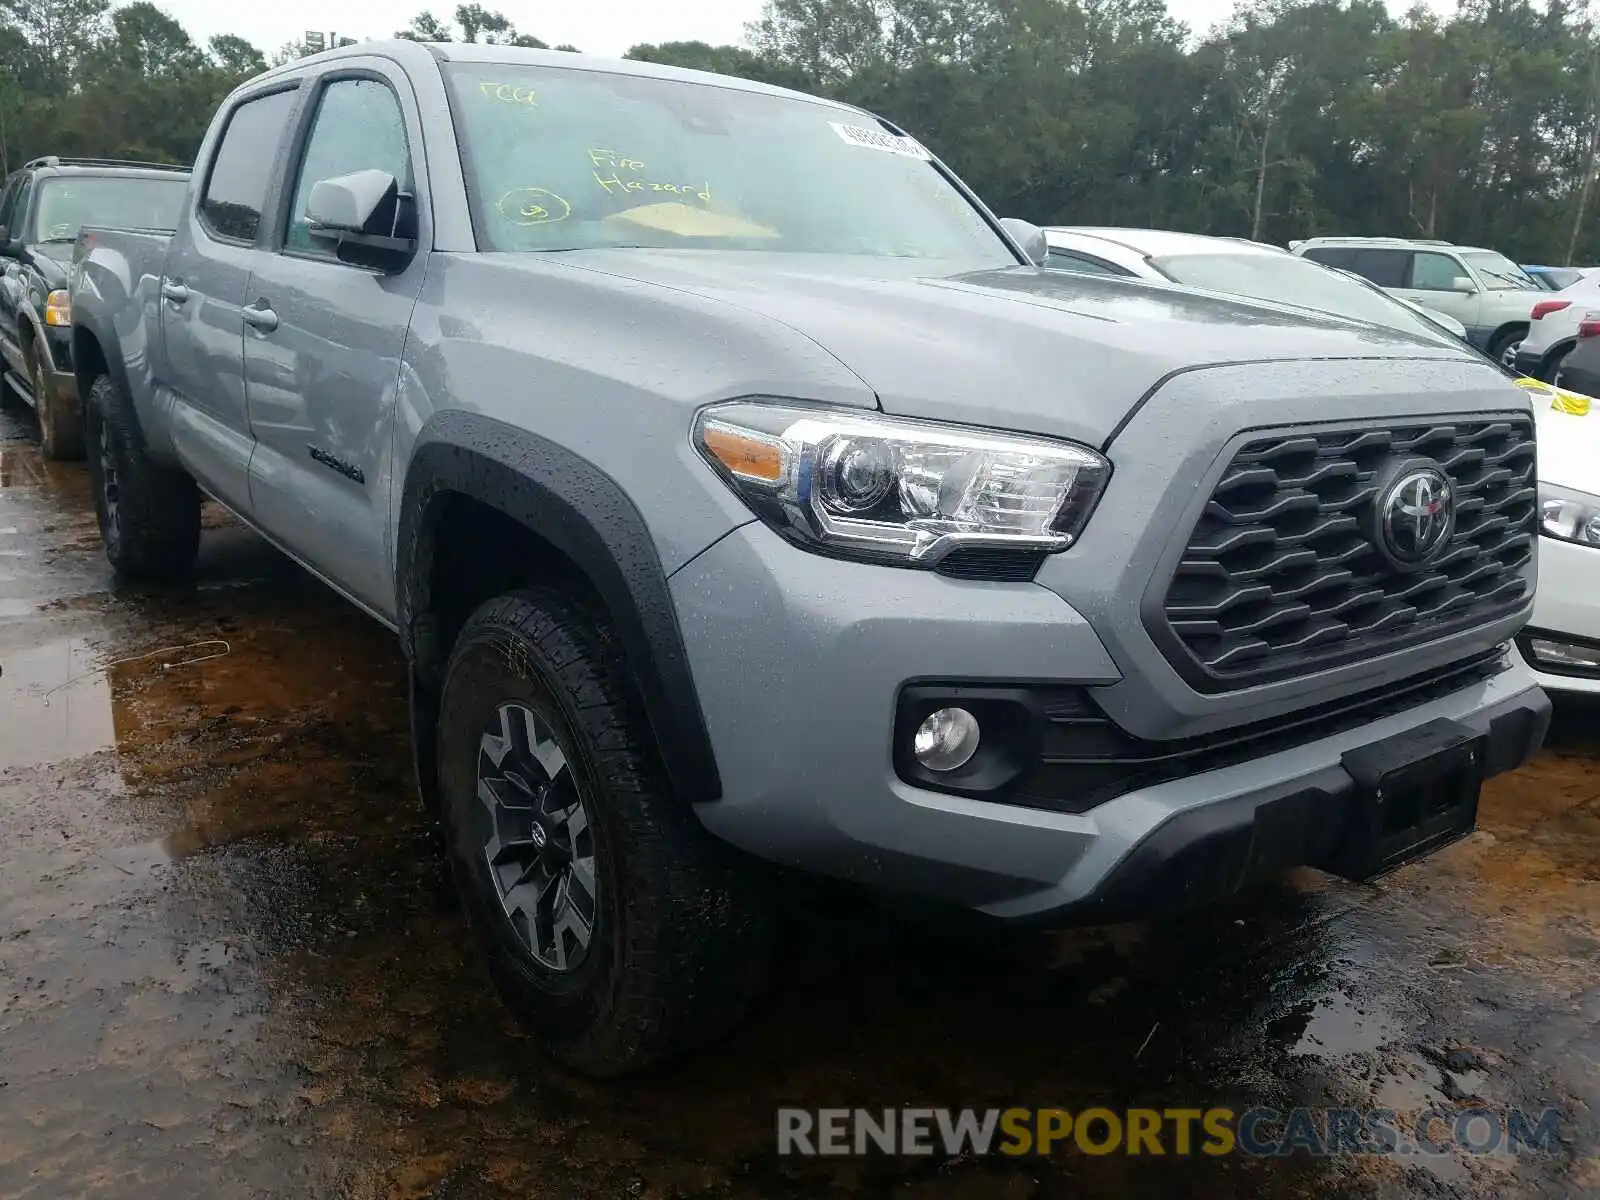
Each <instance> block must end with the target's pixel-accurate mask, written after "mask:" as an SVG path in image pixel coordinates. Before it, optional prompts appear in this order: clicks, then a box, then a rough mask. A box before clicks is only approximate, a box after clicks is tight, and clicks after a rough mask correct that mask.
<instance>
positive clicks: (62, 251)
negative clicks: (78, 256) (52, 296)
mask: <svg viewBox="0 0 1600 1200" xmlns="http://www.w3.org/2000/svg"><path fill="white" fill-rule="evenodd" d="M72 248H73V243H71V242H40V243H37V244H35V245H32V246H29V247H28V254H29V256H30V257H31V258H32V259H33V266H34V270H36V271H38V272H39V275H40V277H41V278H42V279H43V280H44V281H45V282H46V283H48V284H49V285H50V286H51V287H52V288H58V287H66V286H67V275H68V272H69V270H70V269H71V266H72Z"/></svg>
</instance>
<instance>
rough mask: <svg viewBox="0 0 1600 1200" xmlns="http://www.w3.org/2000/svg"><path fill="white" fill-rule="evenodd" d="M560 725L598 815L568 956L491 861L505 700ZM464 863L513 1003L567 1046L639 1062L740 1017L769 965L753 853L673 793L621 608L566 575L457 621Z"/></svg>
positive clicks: (606, 1072)
mask: <svg viewBox="0 0 1600 1200" xmlns="http://www.w3.org/2000/svg"><path fill="white" fill-rule="evenodd" d="M508 704H510V705H519V706H523V707H525V708H526V709H528V710H529V711H531V712H532V713H533V714H534V715H535V716H536V717H537V718H538V719H539V720H540V721H541V722H543V723H544V724H545V725H547V726H548V727H549V728H550V729H551V730H552V731H553V732H554V734H555V740H556V742H557V743H558V745H560V748H561V750H562V752H563V754H564V756H565V758H566V764H567V769H569V770H571V771H572V772H573V779H574V786H575V787H576V788H577V789H578V791H579V794H580V795H582V797H583V804H584V806H585V807H586V809H587V811H588V814H589V816H588V822H589V828H591V829H593V830H594V859H595V877H596V879H597V881H598V889H597V892H598V899H597V906H596V915H595V920H594V922H593V931H592V934H591V941H590V943H589V946H588V950H587V953H586V955H585V956H584V957H583V959H582V960H581V961H580V962H579V963H578V964H577V965H576V966H575V967H573V968H570V969H569V970H567V971H565V972H561V971H555V970H552V969H550V968H549V967H547V966H545V965H544V964H542V963H540V962H539V961H538V960H537V959H536V958H535V957H534V955H533V954H532V953H530V952H529V950H528V948H527V946H526V945H525V944H524V943H523V941H522V940H521V939H520V938H519V936H518V934H517V931H516V929H515V928H514V927H513V925H512V922H511V920H510V918H509V917H508V916H507V913H506V909H505V908H504V907H503V906H502V904H501V901H500V894H499V892H498V890H497V889H496V886H495V884H494V882H493V880H492V878H491V876H490V873H489V869H488V865H487V858H486V854H485V845H484V837H485V829H486V825H487V821H488V818H487V817H486V815H484V814H485V811H486V810H485V808H484V805H483V803H482V802H481V801H480V800H479V798H478V795H477V792H478V780H479V770H480V765H479V764H480V754H481V753H482V751H481V739H482V736H483V731H484V730H485V728H486V727H487V726H488V724H489V722H490V720H491V719H492V718H493V717H494V715H495V714H496V713H497V711H499V709H500V708H501V706H503V705H508ZM438 762H439V783H440V795H441V799H442V803H443V809H444V811H443V818H444V824H445V837H446V841H447V844H448V847H449V856H450V865H451V870H452V874H453V875H454V877H455V881H456V885H457V888H458V891H459V893H460V895H461V898H462V902H463V904H464V905H465V907H466V909H467V912H468V915H469V917H470V919H471V921H472V923H473V925H474V926H475V927H476V928H477V930H478V931H479V933H480V935H481V938H482V940H483V942H484V943H485V944H486V946H487V948H488V953H489V960H490V965H491V969H492V973H493V975H494V977H495V981H496V983H497V985H498V986H499V988H500V990H501V992H502V994H503V995H504V996H505V998H506V1000H507V1001H508V1003H509V1004H510V1005H511V1006H512V1008H513V1009H514V1010H515V1011H516V1013H517V1015H518V1016H519V1017H520V1018H521V1019H523V1020H524V1021H525V1022H526V1023H527V1024H528V1025H529V1027H530V1028H531V1029H532V1030H533V1031H534V1032H535V1034H536V1035H537V1036H538V1037H539V1038H540V1039H541V1040H542V1041H543V1043H544V1044H545V1045H546V1047H547V1048H548V1050H549V1052H550V1053H551V1054H552V1055H553V1056H554V1057H555V1058H556V1059H557V1060H559V1061H561V1062H563V1063H565V1064H567V1065H568V1066H571V1067H573V1068H575V1069H577V1070H580V1071H583V1072H585V1073H587V1074H590V1075H595V1076H617V1075H624V1074H629V1073H632V1072H636V1071H640V1070H643V1069H645V1068H648V1067H650V1066H652V1065H654V1064H657V1063H659V1062H661V1061H663V1060H666V1059H670V1058H673V1057H675V1056H678V1055H681V1054H684V1053H686V1052H688V1051H690V1050H693V1049H695V1048H696V1047H698V1046H701V1045H703V1044H705V1043H706V1042H708V1041H711V1040H713V1039H715V1038H717V1037H718V1036H720V1035H721V1034H723V1033H724V1032H726V1031H727V1030H728V1029H729V1028H731V1027H732V1026H733V1025H734V1024H735V1023H737V1021H738V1020H739V1018H740V1017H741V1016H742V1015H743V1013H744V1012H745V1010H746V1009H747V1007H748V1005H749V1002H750V1000H751V999H752V998H753V996H754V995H755V993H756V991H757V990H758V988H759V986H760V983H761V980H762V978H763V976H764V972H765V965H766V951H767V946H768V929H769V926H768V912H767V905H766V904H765V902H764V899H763V898H762V897H760V896H759V895H758V894H757V893H756V891H755V890H754V888H753V886H752V885H753V884H754V882H755V881H754V880H753V878H752V876H751V875H750V874H749V868H748V866H746V865H745V864H744V863H742V862H740V861H739V860H738V858H737V855H736V853H735V852H733V851H732V850H731V849H730V848H728V847H726V846H725V845H723V844H722V843H720V842H718V841H716V840H715V839H714V838H712V837H711V836H710V835H709V834H708V833H707V832H706V831H705V830H704V829H703V828H702V827H701V825H700V823H699V821H698V820H697V819H696V817H695V815H694V813H693V811H692V810H691V809H690V808H689V807H688V806H687V805H686V804H684V803H683V801H682V800H681V799H679V798H678V797H676V796H674V795H672V794H671V792H670V790H669V788H668V785H667V780H666V777H665V774H664V772H663V770H662V768H661V766H660V765H659V763H658V762H657V759H656V752H655V750H654V747H653V743H652V739H651V736H650V731H649V729H648V727H647V726H646V724H645V723H644V720H643V717H642V715H641V713H640V710H639V705H638V702H637V699H636V697H635V694H634V691H633V689H632V686H631V683H630V681H629V677H628V673H627V670H626V667H625V665H624V663H623V660H622V656H621V653H620V650H619V649H618V647H617V644H616V642H615V640H614V636H613V634H612V632H611V631H610V629H609V628H608V626H607V625H606V624H605V623H604V622H603V621H602V620H600V619H598V618H597V617H596V616H595V615H594V614H592V613H590V612H589V611H588V610H587V609H585V608H584V607H583V606H581V605H580V604H579V603H578V602H577V601H576V600H574V599H573V598H571V597H570V596H569V595H567V594H566V593H564V592H562V591H558V590H555V589H546V588H540V589H535V590H528V591H521V592H515V593H510V594H507V595H503V596H499V597H497V598H495V599H493V600H490V601H488V602H487V603H485V604H484V605H483V606H482V607H481V608H479V609H478V610H477V612H475V613H474V614H473V615H472V617H471V618H470V619H469V620H468V621H467V623H466V625H465V626H464V627H463V629H462V630H461V633H460V635H459V636H458V637H457V638H456V641H455V644H454V646H453V649H452V652H451V655H450V662H449V666H448V668H447V671H446V677H445V683H444V688H443V691H442V695H441V697H440V705H439V724H438Z"/></svg>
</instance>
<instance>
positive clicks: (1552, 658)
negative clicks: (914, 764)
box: [917, 637, 1600, 745]
mask: <svg viewBox="0 0 1600 1200" xmlns="http://www.w3.org/2000/svg"><path fill="white" fill-rule="evenodd" d="M1527 645H1528V654H1529V657H1530V658H1532V659H1533V660H1534V663H1535V664H1536V665H1538V666H1541V667H1552V668H1555V669H1558V670H1559V669H1560V668H1563V667H1565V668H1567V669H1568V670H1572V669H1577V670H1580V671H1600V646H1584V645H1578V644H1575V643H1573V642H1557V641H1552V640H1551V639H1550V638H1542V637H1531V638H1529V639H1528V642H1527ZM935 715H937V714H935ZM917 738H918V743H917V744H918V745H921V738H922V734H921V732H920V731H919V732H918V734H917Z"/></svg>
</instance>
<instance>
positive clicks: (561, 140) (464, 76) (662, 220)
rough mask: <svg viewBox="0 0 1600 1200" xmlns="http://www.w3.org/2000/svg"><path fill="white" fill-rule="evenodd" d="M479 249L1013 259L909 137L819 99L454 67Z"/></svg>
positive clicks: (982, 261)
mask: <svg viewBox="0 0 1600 1200" xmlns="http://www.w3.org/2000/svg"><path fill="white" fill-rule="evenodd" d="M448 74H449V76H450V81H451V88H452V92H453V106H454V108H455V112H456V123H457V128H458V131H459V136H460V139H461V142H462V147H461V157H462V165H463V167H464V169H465V172H466V177H467V186H468V190H469V192H470V194H471V198H472V200H473V207H474V210H475V213H474V216H475V220H476V223H477V229H478V240H479V244H480V245H482V246H483V247H484V248H485V249H490V250H546V251H549V250H584V249H591V248H597V247H607V246H632V247H639V246H650V247H670V248H694V247H706V248H716V249H737V250H756V251H772V252H780V253H809V254H851V255H863V256H873V257H896V258H918V259H938V260H943V261H945V262H948V263H952V264H956V265H957V267H958V269H977V268H979V267H990V266H1004V265H1009V266H1015V265H1016V262H1017V260H1016V258H1015V257H1014V256H1013V255H1012V254H1011V252H1010V251H1009V250H1008V249H1007V247H1006V245H1005V243H1004V242H1003V241H1002V240H1001V239H1000V237H999V236H998V235H997V234H996V233H995V231H994V229H993V228H992V227H991V226H990V225H989V223H988V222H987V221H986V220H985V219H984V217H983V216H982V215H981V214H980V213H979V212H978V210H977V209H975V208H974V207H973V206H972V205H971V204H970V203H968V201H967V200H966V198H965V197H964V196H963V195H962V194H961V192H960V191H958V190H957V189H956V188H955V187H954V186H953V185H952V184H951V183H950V182H949V181H948V180H947V179H946V178H945V177H944V176H943V175H942V174H941V173H940V171H939V169H938V168H937V167H935V166H934V165H933V164H932V163H931V162H930V161H929V158H928V155H927V152H926V151H924V150H923V149H922V147H921V146H920V145H919V144H918V143H916V142H915V141H913V140H911V139H909V138H900V137H896V136H895V135H893V134H891V133H890V132H889V131H888V130H887V129H885V128H884V127H883V126H882V125H880V124H879V123H878V122H876V121H874V120H873V119H872V118H870V117H866V116H862V115H859V114H856V113H852V112H849V111H847V110H844V109H840V108H835V107H833V106H831V105H827V104H824V103H822V102H820V101H810V100H806V99H802V98H798V97H792V96H772V95H766V94H762V93H757V92H748V91H743V90H741V89H738V88H732V87H719V86H716V85H714V84H702V83H685V82H682V81H679V80H667V79H653V78H647V77H641V76H635V75H624V74H606V73H602V72H598V71H580V70H570V69H562V68H559V67H556V68H552V67H529V66H508V65H504V64H493V63H461V62H458V63H452V64H449V65H448Z"/></svg>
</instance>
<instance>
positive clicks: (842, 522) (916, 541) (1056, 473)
mask: <svg viewBox="0 0 1600 1200" xmlns="http://www.w3.org/2000/svg"><path fill="white" fill-rule="evenodd" d="M694 440H695V444H696V446H698V447H699V449H700V452H701V453H702V454H703V455H704V456H705V458H706V461H707V462H709V463H710V464H711V466H712V467H713V468H714V469H715V470H716V471H717V473H718V474H719V475H721V476H722V478H723V479H724V480H725V481H726V482H727V483H728V485H729V486H730V487H731V488H733V490H734V491H735V492H737V493H738V494H739V496H740V497H741V498H743V500H744V501H745V503H747V504H748V505H749V506H750V507H751V509H752V510H754V511H755V513H756V514H757V515H758V516H760V517H761V518H762V519H763V520H764V521H766V522H767V524H769V525H771V526H772V527H773V528H774V529H776V530H777V531H778V532H780V533H782V534H783V535H784V536H785V537H787V538H789V539H790V540H791V541H794V542H797V543H798V544H800V545H802V546H805V547H806V548H808V549H814V550H820V551H822V552H824V553H831V554H839V555H843V556H846V557H851V558H861V559H867V560H869V561H875V562H886V563H895V564H899V565H901V566H914V567H935V566H937V565H938V564H939V563H940V562H941V561H943V560H944V559H945V558H946V557H947V556H948V555H950V554H951V553H952V552H953V551H955V550H958V549H967V548H973V547H978V548H983V549H984V550H985V551H986V552H988V553H990V554H996V553H998V554H999V555H1000V556H1001V557H1002V558H1003V557H1004V556H1005V552H1007V551H1011V552H1014V554H1015V556H1016V559H1017V560H1018V561H1020V562H1022V563H1024V564H1025V563H1027V562H1028V561H1029V560H1033V561H1034V562H1035V563H1036V561H1037V558H1038V557H1039V556H1040V555H1042V554H1048V553H1053V552H1055V551H1058V550H1065V549H1066V548H1067V547H1068V546H1070V545H1072V543H1073V542H1074V541H1075V540H1076V539H1077V537H1078V535H1079V534H1080V533H1081V532H1082V531H1083V526H1084V523H1085V522H1086V521H1087V520H1088V518H1089V514H1090V512H1091V511H1093V509H1094V505H1095V502H1096V501H1097V500H1098V499H1099V497H1100V493H1101V491H1102V489H1103V488H1104V487H1105V482H1106V479H1107V477H1108V476H1109V475H1110V473H1111V467H1110V464H1109V463H1107V462H1106V460H1105V459H1104V458H1102V457H1101V456H1100V455H1099V454H1097V453H1096V452H1095V451H1093V450H1091V449H1089V448H1088V447H1086V446H1079V445H1076V444H1074V443H1071V442H1063V441H1055V440H1052V439H1048V438H1031V437H1019V436H1015V435H1012V434H1003V433H991V432H989V431H987V430H982V429H973V428H968V427H964V426H958V425H944V424H939V423H937V422H932V421H914V420H904V419H901V418H896V417H885V416H881V415H879V414H875V413H858V412H845V411H840V410H837V409H827V408H809V407H804V406H801V405H791V404H780V403H773V404H767V403H759V402H751V401H736V402H734V403H731V404H719V405H714V406H712V407H710V408H707V409H705V410H703V411H702V412H701V413H700V414H699V416H698V417H697V418H696V420H695V426H694Z"/></svg>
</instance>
